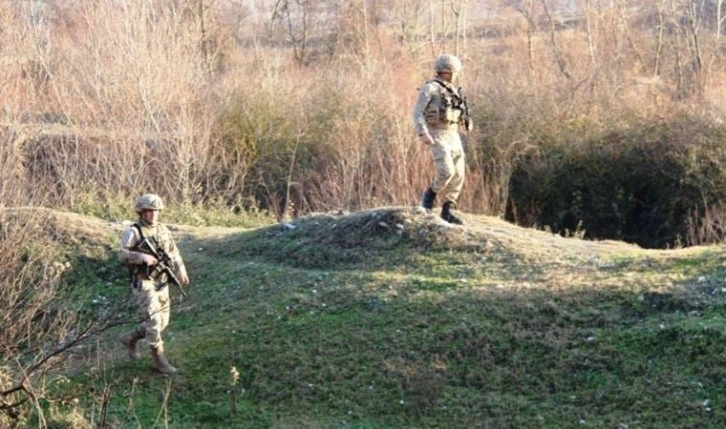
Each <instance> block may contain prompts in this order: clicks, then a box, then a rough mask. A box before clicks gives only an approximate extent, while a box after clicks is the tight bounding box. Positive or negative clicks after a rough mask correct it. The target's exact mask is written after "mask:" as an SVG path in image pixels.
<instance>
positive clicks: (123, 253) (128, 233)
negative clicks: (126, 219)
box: [118, 227, 155, 265]
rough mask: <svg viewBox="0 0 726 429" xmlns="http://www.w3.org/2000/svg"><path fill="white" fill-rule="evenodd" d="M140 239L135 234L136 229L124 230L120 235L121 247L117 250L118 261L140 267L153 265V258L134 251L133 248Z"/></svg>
mask: <svg viewBox="0 0 726 429" xmlns="http://www.w3.org/2000/svg"><path fill="white" fill-rule="evenodd" d="M139 239H140V237H139V235H138V233H137V232H136V228H134V227H130V228H126V230H125V231H124V233H123V234H122V235H121V246H120V247H119V249H118V259H119V261H121V262H122V263H124V264H128V265H141V264H149V265H153V264H154V263H155V258H154V257H153V256H151V255H147V254H145V253H142V252H137V251H134V250H133V248H134V246H135V245H136V242H137V241H139Z"/></svg>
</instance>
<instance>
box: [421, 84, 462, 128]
mask: <svg viewBox="0 0 726 429" xmlns="http://www.w3.org/2000/svg"><path fill="white" fill-rule="evenodd" d="M429 83H435V84H436V86H437V87H438V88H439V91H438V94H437V95H435V96H434V97H433V98H432V99H431V102H429V104H428V105H427V106H426V109H424V118H425V119H426V124H427V125H429V126H433V127H442V126H447V125H453V124H458V123H459V122H460V121H461V117H462V113H463V103H464V101H463V100H462V98H461V96H460V95H459V93H458V92H457V91H456V90H455V89H454V88H453V87H452V86H451V84H449V83H447V82H442V81H440V80H438V79H433V80H430V81H428V82H426V84H427V85H428V84H429Z"/></svg>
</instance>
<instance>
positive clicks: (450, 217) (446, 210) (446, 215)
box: [441, 201, 464, 225]
mask: <svg viewBox="0 0 726 429" xmlns="http://www.w3.org/2000/svg"><path fill="white" fill-rule="evenodd" d="M452 205H453V203H452V202H451V201H447V202H445V203H444V206H443V207H442V208H441V218H442V219H443V220H445V221H447V222H449V223H453V224H456V225H463V224H464V221H463V220H461V218H459V217H457V216H455V215H454V214H453V213H451V206H452Z"/></svg>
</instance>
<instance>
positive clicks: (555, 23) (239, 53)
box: [0, 0, 726, 242]
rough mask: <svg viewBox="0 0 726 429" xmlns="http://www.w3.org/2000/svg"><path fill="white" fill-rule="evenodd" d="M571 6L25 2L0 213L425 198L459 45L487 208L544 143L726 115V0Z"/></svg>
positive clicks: (15, 35) (474, 196) (499, 207)
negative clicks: (448, 62) (424, 93)
mask: <svg viewBox="0 0 726 429" xmlns="http://www.w3.org/2000/svg"><path fill="white" fill-rule="evenodd" d="M434 3H435V4H434ZM569 4H570V5H572V6H573V7H571V8H566V7H564V6H563V5H562V4H560V2H556V1H550V0H526V1H523V2H506V1H466V0H451V1H445V2H423V1H405V2H394V1H375V2H370V1H355V2H343V1H337V0H329V1H322V0H308V1H288V0H270V1H267V2H244V1H232V0H228V1H223V0H193V1H192V0H190V1H169V2H158V3H154V2H146V1H131V2H122V3H119V2H115V1H110V0H102V1H85V0H82V1H77V2H60V1H51V0H48V1H44V2H20V3H7V4H4V5H2V6H0V15H2V20H3V23H4V24H3V26H2V27H0V37H2V40H4V41H6V43H4V44H3V45H2V46H0V72H1V73H0V75H1V76H3V82H2V86H1V87H2V90H1V91H0V98H2V102H3V109H4V112H3V118H2V122H3V126H2V129H1V135H0V139H1V142H2V146H1V147H0V163H1V165H0V166H1V167H2V168H1V169H0V179H1V180H0V201H2V203H3V204H5V205H19V204H32V205H45V206H51V207H63V208H69V209H74V210H77V209H78V207H79V204H80V203H79V200H87V199H88V198H91V199H93V200H94V201H98V203H99V204H104V202H108V201H111V202H118V201H121V200H129V199H130V198H132V197H134V196H136V195H138V194H140V193H142V192H145V191H149V190H153V191H155V192H158V193H160V194H162V196H164V197H165V198H169V199H172V200H174V201H182V202H184V203H189V204H199V203H205V204H222V205H226V206H238V207H247V208H249V207H262V208H268V209H271V210H272V211H274V212H275V213H276V214H277V215H278V216H279V218H284V217H288V216H294V215H296V214H299V213H305V212H309V211H318V210H327V209H333V208H336V209H337V208H347V209H358V208H362V207H368V206H375V205H379V204H412V203H415V202H417V201H418V199H419V194H420V192H421V190H422V189H423V188H424V187H425V185H426V183H427V182H428V180H429V178H430V175H431V171H430V161H429V154H428V153H427V152H426V151H425V150H424V149H423V148H421V147H420V146H419V145H418V144H417V143H416V141H415V139H414V138H413V135H412V126H411V121H410V110H411V107H412V103H413V101H414V98H415V94H416V88H417V86H419V85H420V84H421V83H422V82H423V81H424V80H425V79H426V78H427V77H428V76H429V75H430V73H431V65H432V60H433V58H434V57H435V55H437V54H438V53H441V52H445V51H446V52H453V53H455V54H457V55H459V56H460V57H461V58H462V59H463V61H464V65H465V70H464V73H463V75H462V76H461V83H462V84H463V85H464V86H465V89H466V91H467V94H468V95H469V98H470V100H471V101H472V103H473V115H474V119H475V124H476V126H477V127H476V129H475V132H474V133H473V134H472V135H470V136H468V137H467V141H468V154H469V175H468V179H467V184H466V187H465V192H464V195H463V196H462V200H461V202H460V207H461V209H463V210H464V211H468V212H476V213H485V214H493V215H501V214H503V213H504V211H505V207H506V205H507V201H508V200H509V199H510V198H509V197H510V192H511V189H510V177H511V174H512V172H513V171H514V170H515V169H517V168H520V169H521V168H522V166H521V165H520V163H521V161H522V159H525V158H527V157H530V156H531V154H532V153H533V152H537V151H539V150H540V149H542V148H543V147H544V148H545V149H547V147H553V146H562V147H571V146H572V145H578V144H580V142H583V141H588V140H598V139H600V138H602V136H603V135H605V134H608V133H610V132H617V131H618V130H620V129H621V128H622V127H623V126H627V125H628V124H632V123H634V122H636V121H643V122H646V123H647V122H648V121H653V120H657V121H661V122H662V123H667V122H669V121H670V120H671V119H672V118H675V117H678V116H683V115H687V116H695V117H698V118H701V119H702V120H703V121H704V122H713V121H716V120H719V119H720V118H723V116H724V99H726V83H724V82H726V77H725V76H724V71H723V68H722V67H718V65H719V64H722V63H723V61H724V58H723V55H724V52H723V43H724V42H723V36H722V32H723V31H722V26H723V16H724V12H723V8H724V5H723V4H722V2H720V1H717V2H714V1H704V2H698V3H697V4H694V3H693V2H686V1H680V0H659V1H657V2H654V3H653V4H650V3H649V4H647V5H646V4H642V2H633V1H628V0H617V1H614V2H608V3H607V4H605V3H600V2H592V1H588V0H580V1H577V2H570V3H569ZM719 11H720V12H719ZM544 152H545V153H546V152H547V150H545V151H544ZM544 161H545V162H549V161H548V160H544ZM524 168H525V169H527V168H529V167H527V166H526V165H525V166H524ZM710 207H711V208H714V207H715V206H714V205H711V206H710ZM697 211H698V210H697ZM536 213H537V209H535V210H534V211H533V212H531V213H528V214H527V216H532V215H534V214H536ZM707 216H708V217H709V218H710V219H714V218H720V217H721V216H720V213H717V212H716V213H714V212H709V213H707ZM539 222H540V223H541V222H542V219H540V220H539ZM691 223H692V224H693V227H692V230H693V231H697V230H703V228H704V227H703V226H702V225H700V224H701V221H700V220H699V219H693V220H692V222H691ZM586 227H587V225H586ZM614 238H617V237H614ZM691 241H693V242H698V241H704V240H703V237H701V238H698V237H694V238H693V239H692V240H691Z"/></svg>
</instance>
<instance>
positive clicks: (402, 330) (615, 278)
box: [54, 207, 726, 428]
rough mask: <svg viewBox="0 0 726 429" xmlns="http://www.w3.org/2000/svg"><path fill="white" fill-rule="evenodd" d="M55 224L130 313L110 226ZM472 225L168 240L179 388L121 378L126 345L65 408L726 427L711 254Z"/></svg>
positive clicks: (95, 413)
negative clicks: (177, 260)
mask: <svg viewBox="0 0 726 429" xmlns="http://www.w3.org/2000/svg"><path fill="white" fill-rule="evenodd" d="M54 216H56V217H58V218H64V217H68V219H69V220H62V221H59V222H58V224H57V225H56V227H55V236H54V237H55V239H56V240H59V241H62V242H64V243H70V244H69V245H70V246H71V248H72V249H73V253H74V255H75V256H73V257H75V258H78V257H80V256H83V258H84V259H83V264H77V265H74V266H76V267H77V268H76V269H75V270H74V273H73V274H72V275H71V276H70V277H69V280H68V281H69V282H73V283H74V284H76V285H79V287H81V286H82V287H85V288H91V289H94V288H95V289H94V290H95V292H94V293H96V294H98V295H103V296H104V298H103V299H101V300H100V302H107V303H109V304H108V305H109V308H111V307H110V306H111V304H110V303H112V302H114V301H119V300H123V298H124V297H125V296H126V294H127V290H126V288H125V285H124V283H125V279H124V276H123V273H120V272H119V271H118V270H117V268H118V267H117V264H116V262H115V260H114V255H113V248H114V246H115V243H114V242H113V239H111V238H109V237H114V236H116V235H117V234H119V233H120V230H121V228H122V225H121V224H119V223H109V222H104V221H100V220H97V219H93V218H86V217H82V216H78V215H73V214H64V213H54ZM465 219H466V221H467V224H466V225H465V226H464V227H452V226H450V225H448V224H446V223H444V222H442V221H440V220H439V219H438V218H436V217H435V216H432V215H427V214H425V213H423V212H421V211H419V210H417V209H411V208H402V207H389V208H380V209H375V210H367V211H361V212H357V213H338V214H318V215H311V216H307V217H304V218H298V219H296V220H294V221H291V222H289V223H283V224H276V225H271V226H268V227H263V228H257V229H249V230H246V229H235V228H197V227H188V226H183V225H174V226H173V231H174V233H175V235H176V237H177V239H178V243H179V246H180V247H181V249H182V252H183V254H184V256H185V259H186V261H187V265H188V266H189V269H190V273H191V277H192V282H193V283H192V285H191V286H190V287H189V289H188V291H187V292H188V295H189V296H188V298H187V299H185V300H180V299H178V294H176V292H175V291H173V292H172V293H173V294H175V296H176V298H175V299H176V301H175V306H174V309H173V315H172V322H171V325H170V328H169V330H168V332H167V333H166V336H165V339H166V342H167V347H168V355H169V358H170V360H171V361H172V363H173V364H174V365H176V366H178V367H179V368H181V372H180V373H179V374H177V375H175V376H173V377H162V376H159V375H157V374H154V373H153V372H151V371H149V370H148V363H149V361H148V355H145V356H144V360H142V361H141V362H129V361H127V360H126V357H125V355H124V354H123V351H122V350H121V348H120V346H119V345H118V344H117V338H118V334H119V332H121V331H122V330H123V329H121V328H119V329H118V330H111V331H109V332H108V334H107V335H102V336H101V337H99V338H98V339H97V343H96V344H88V345H87V347H86V348H85V349H84V350H83V351H82V355H83V356H84V357H85V360H84V361H83V362H82V365H83V366H81V368H83V369H84V370H83V371H78V365H79V363H78V362H76V368H75V370H69V372H68V373H67V374H66V375H67V376H68V377H69V380H70V381H69V382H68V383H66V384H65V385H64V387H63V389H64V394H65V395H70V396H75V397H77V399H78V401H79V404H80V405H78V406H80V407H81V409H82V410H84V413H85V415H86V416H87V417H88V418H89V419H95V420H96V423H98V419H99V418H100V417H99V416H101V415H103V416H104V417H103V419H104V423H106V424H108V425H110V426H111V427H157V426H168V427H180V428H182V427H183V428H187V427H205V428H208V427H220V428H222V427H240V428H250V427H275V428H285V427H290V428H292V427H295V428H297V427H331V428H332V427H358V428H389V427H390V428H407V427H410V428H414V427H415V428H419V427H427V428H434V427H442V428H443V427H528V428H529V427H558V428H567V427H638V428H645V427H653V428H656V427H664V425H666V426H671V427H722V426H724V425H726V413H725V412H724V410H725V409H726V388H725V387H724V386H723V384H722V383H721V381H720V380H722V379H723V377H724V375H726V366H724V365H723V363H724V360H725V359H726V345H725V344H724V341H723V335H724V322H723V320H724V316H726V310H725V307H724V296H726V295H725V292H726V289H725V288H724V286H726V285H724V278H725V277H726V273H725V270H724V268H723V257H724V248H723V247H722V246H713V247H703V248H690V249H675V250H668V251H665V250H663V251H656V250H644V249H640V248H638V247H636V246H633V245H629V244H626V243H619V242H592V241H583V240H579V239H577V238H563V237H559V236H554V235H552V234H549V233H546V232H543V231H535V230H530V229H523V228H519V227H516V226H513V225H510V224H507V223H505V222H503V221H501V220H499V219H496V218H491V217H486V216H473V215H467V216H466V218H465ZM68 237H73V239H72V240H69V239H68ZM109 240H110V241H109ZM89 244H90V245H89ZM91 245H92V246H91ZM73 246H75V247H73ZM99 246H100V247H99ZM91 248H95V249H99V248H102V249H103V250H102V251H98V250H97V251H95V252H93V251H90V250H89V249H91ZM109 267H112V268H113V269H109ZM127 310H128V311H129V314H128V316H129V317H128V320H129V321H132V320H133V317H132V311H131V310H130V309H127ZM124 311H126V310H124ZM89 392H90V393H89ZM101 392H106V393H107V395H106V394H104V395H102V394H101ZM104 398H105V399H104ZM101 411H103V413H101Z"/></svg>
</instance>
